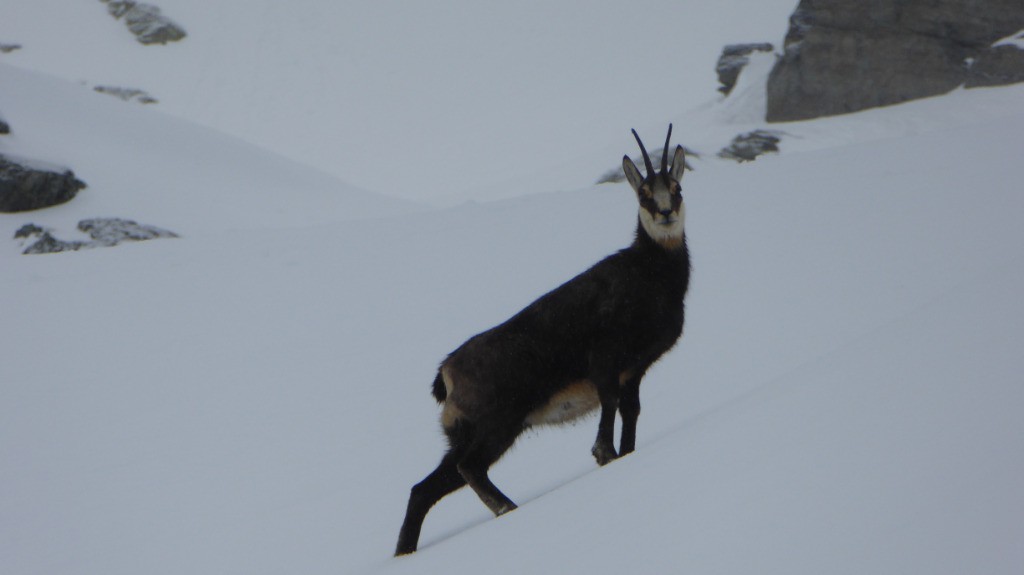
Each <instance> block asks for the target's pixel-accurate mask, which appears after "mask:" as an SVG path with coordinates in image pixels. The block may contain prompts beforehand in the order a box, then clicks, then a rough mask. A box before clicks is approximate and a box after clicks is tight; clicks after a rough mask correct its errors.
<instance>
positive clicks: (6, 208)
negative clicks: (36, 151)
mask: <svg viewBox="0 0 1024 575" xmlns="http://www.w3.org/2000/svg"><path fill="white" fill-rule="evenodd" d="M84 187H86V186H85V182H83V181H81V180H79V179H78V178H76V177H75V173H74V172H72V171H71V170H67V169H61V168H54V167H50V166H45V165H43V164H41V163H36V162H26V161H24V160H14V159H13V158H10V157H7V156H3V155H0V212H24V211H28V210H38V209H41V208H48V207H50V206H56V205H58V204H63V203H64V202H67V201H69V200H71V199H72V198H74V197H75V194H77V193H78V191H79V190H81V189H82V188H84Z"/></svg>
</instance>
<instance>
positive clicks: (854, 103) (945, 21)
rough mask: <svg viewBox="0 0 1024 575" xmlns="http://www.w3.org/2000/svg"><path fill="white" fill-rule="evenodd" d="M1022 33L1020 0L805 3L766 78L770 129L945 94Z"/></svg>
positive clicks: (1023, 11)
mask: <svg viewBox="0 0 1024 575" xmlns="http://www.w3.org/2000/svg"><path fill="white" fill-rule="evenodd" d="M1022 28H1024V2H1021V0H862V1H860V2H848V1H846V0H801V2H800V4H799V6H797V9H796V11H795V12H794V13H793V15H792V16H791V17H790V27H789V32H788V34H787V35H786V41H785V47H784V52H783V55H782V57H781V58H780V59H779V61H778V62H777V63H776V65H775V67H774V68H773V69H772V72H771V74H770V76H769V78H768V121H770V122H778V121H790V120H803V119H808V118H815V117H819V116H828V115H834V114H842V113H847V112H855V111H858V110H863V109H866V108H872V107H875V106H884V105H888V104H896V103H900V102H904V101H906V100H911V99H915V98H923V97H926V96H934V95H938V94H943V93H945V92H948V91H950V90H952V89H954V88H956V87H958V86H960V85H961V84H963V83H964V82H965V81H967V79H968V76H969V68H970V66H969V65H968V62H969V61H970V60H972V59H973V60H974V61H975V62H976V63H978V64H981V63H982V62H983V61H984V60H985V53H986V52H989V51H991V50H992V48H991V46H992V44H993V43H994V42H996V41H997V40H999V39H1001V38H1005V37H1006V36H1008V35H1010V34H1013V33H1015V32H1017V31H1019V30H1021V29H1022ZM985 70H986V68H985V65H983V66H982V68H981V72H984V71H985ZM978 74H979V75H980V72H979V73H978ZM1000 74H1002V75H1003V76H1008V75H1007V74H1006V73H1005V72H1000Z"/></svg>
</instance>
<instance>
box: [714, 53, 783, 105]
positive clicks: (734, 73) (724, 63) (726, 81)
mask: <svg viewBox="0 0 1024 575" xmlns="http://www.w3.org/2000/svg"><path fill="white" fill-rule="evenodd" d="M774 49H775V47H774V46H772V45H771V44H769V43H767V42H761V43H757V44H729V45H728V46H726V47H725V48H722V55H721V56H719V57H718V63H717V64H716V65H715V72H717V73H718V83H720V84H721V86H719V87H718V91H719V92H721V93H722V94H725V95H726V96H728V95H729V92H732V89H733V88H734V87H735V86H736V80H737V79H738V78H739V77H740V72H742V71H743V68H744V67H746V65H747V64H749V63H750V55H751V54H753V53H754V52H771V51H772V50H774Z"/></svg>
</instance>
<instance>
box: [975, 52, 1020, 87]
mask: <svg viewBox="0 0 1024 575" xmlns="http://www.w3.org/2000/svg"><path fill="white" fill-rule="evenodd" d="M1018 82H1024V48H1022V47H1021V45H1020V44H996V45H994V46H992V48H990V49H989V50H987V51H985V52H983V53H981V54H979V55H978V57H977V58H975V59H974V61H973V62H971V67H970V70H969V72H968V74H967V82H966V86H967V87H968V88H977V87H981V86H1005V85H1007V84H1016V83H1018Z"/></svg>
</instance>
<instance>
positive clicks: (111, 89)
mask: <svg viewBox="0 0 1024 575" xmlns="http://www.w3.org/2000/svg"><path fill="white" fill-rule="evenodd" d="M93 90H95V91H97V92H99V93H100V94H107V95H108V96H114V97H115V98H120V99H122V100H124V101H125V102H131V101H135V102H138V103H139V104H156V103H157V101H158V100H157V99H156V98H154V97H153V96H150V95H149V92H146V91H145V90H140V89H138V88H122V87H120V86H96V87H95V88H93Z"/></svg>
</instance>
